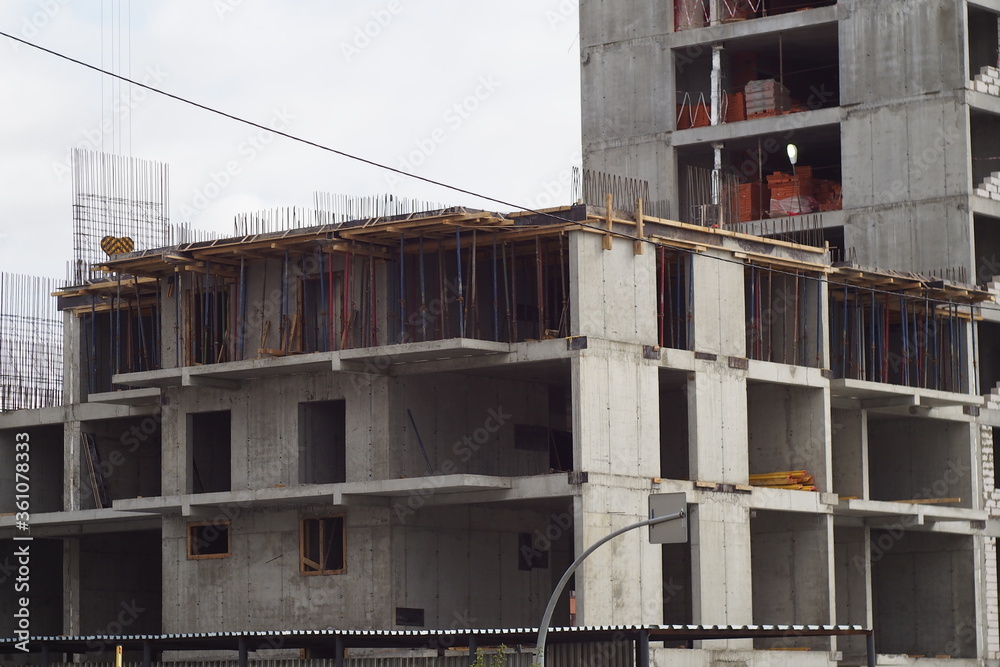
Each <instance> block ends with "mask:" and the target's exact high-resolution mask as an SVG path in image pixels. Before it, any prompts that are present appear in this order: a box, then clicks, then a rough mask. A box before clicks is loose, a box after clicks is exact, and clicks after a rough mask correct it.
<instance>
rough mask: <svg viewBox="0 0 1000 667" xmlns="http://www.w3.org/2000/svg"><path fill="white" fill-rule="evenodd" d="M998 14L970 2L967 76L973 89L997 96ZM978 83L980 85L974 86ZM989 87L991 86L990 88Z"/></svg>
mask: <svg viewBox="0 0 1000 667" xmlns="http://www.w3.org/2000/svg"><path fill="white" fill-rule="evenodd" d="M998 65H1000V16H998V15H997V14H996V13H995V12H991V11H988V10H986V9H982V8H979V7H974V6H972V4H971V3H970V4H969V79H971V80H972V83H973V89H974V90H979V91H980V92H983V93H988V94H990V95H1000V71H998V70H997V67H998ZM976 83H979V84H981V85H979V86H976V85H975V84H976ZM991 86H993V87H992V88H991Z"/></svg>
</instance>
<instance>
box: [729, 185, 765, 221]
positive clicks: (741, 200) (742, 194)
mask: <svg viewBox="0 0 1000 667" xmlns="http://www.w3.org/2000/svg"><path fill="white" fill-rule="evenodd" d="M770 200H771V193H770V191H769V190H768V188H767V186H766V185H764V184H763V183H741V184H740V186H739V196H738V198H737V201H738V205H739V216H740V222H749V221H750V220H760V219H761V218H762V217H764V216H763V215H762V211H763V208H762V207H761V202H768V203H770Z"/></svg>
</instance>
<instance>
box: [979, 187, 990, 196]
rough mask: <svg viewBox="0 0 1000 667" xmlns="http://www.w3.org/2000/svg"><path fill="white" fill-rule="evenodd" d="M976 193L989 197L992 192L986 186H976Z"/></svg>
mask: <svg viewBox="0 0 1000 667" xmlns="http://www.w3.org/2000/svg"><path fill="white" fill-rule="evenodd" d="M976 194H977V195H978V196H980V197H989V196H990V192H989V190H987V189H986V188H976Z"/></svg>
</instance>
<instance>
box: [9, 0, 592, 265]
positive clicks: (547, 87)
mask: <svg viewBox="0 0 1000 667" xmlns="http://www.w3.org/2000/svg"><path fill="white" fill-rule="evenodd" d="M577 12H578V10H577V3H576V1H575V0H505V1H504V2H481V1H478V0H420V1H419V2H417V1H415V0H355V1H353V2H347V1H344V0H340V1H336V2H329V1H326V2H321V1H319V0H315V1H307V0H301V1H295V2H277V1H276V0H169V1H167V0H132V1H131V2H130V1H129V0H25V1H21V0H4V1H3V2H2V3H0V30H2V31H3V32H7V33H11V34H15V35H17V36H19V37H23V38H25V39H28V40H29V41H32V42H36V43H38V44H41V45H43V46H45V47H47V48H50V49H52V50H55V51H59V52H61V53H64V54H67V55H70V56H72V57H74V58H77V59H79V60H83V61H85V62H88V63H92V64H94V65H98V66H100V65H102V63H103V65H104V68H105V69H111V70H114V71H117V72H119V73H120V74H124V75H128V74H129V72H131V78H133V79H135V80H139V81H143V82H148V83H150V85H154V86H157V87H162V88H163V89H165V90H167V91H169V92H172V93H174V94H177V95H181V96H184V97H188V98H191V99H193V100H196V101H198V102H201V103H203V104H206V105H208V106H212V107H216V108H219V109H222V110H224V111H227V112H229V113H232V114H235V115H238V116H243V117H246V118H249V119H251V120H254V121H256V122H259V123H263V124H267V125H271V124H274V125H276V126H278V127H280V128H281V129H283V130H284V131H285V132H288V133H290V134H294V135H296V136H301V137H304V138H307V139H310V140H312V141H315V142H317V143H320V144H323V145H327V146H331V147H334V148H337V149H339V150H343V151H346V152H349V153H354V154H358V155H361V156H364V157H366V158H369V159H371V160H375V161H378V162H383V163H386V164H389V165H391V166H394V167H397V168H403V169H405V170H406V171H412V172H415V173H418V174H420V175H421V176H426V177H429V178H433V179H436V180H441V181H445V182H448V183H452V184H455V185H458V186H460V187H463V188H465V189H469V190H473V191H477V192H483V193H485V194H487V195H489V196H492V197H496V198H498V199H503V200H507V201H513V202H516V203H523V204H524V205H527V206H548V205H553V203H555V204H563V203H569V201H570V195H569V190H568V185H569V183H568V177H567V174H568V170H569V168H570V166H572V165H576V164H579V162H580V155H579V151H580V111H579V109H580V86H579V40H578V34H579V30H578V21H577V18H578V13H577ZM0 105H2V106H0V109H2V116H0V118H2V121H3V122H0V270H3V271H14V272H18V273H29V274H34V275H46V276H53V277H59V278H61V277H63V276H64V275H65V263H66V261H67V260H69V259H71V257H72V244H71V230H72V205H71V200H72V189H71V177H70V172H69V169H68V166H69V151H70V150H71V149H72V148H73V147H84V148H89V149H94V150H103V151H106V152H117V153H121V154H125V155H132V156H135V157H141V158H146V159H151V160H157V161H161V162H166V163H167V164H168V165H169V168H170V190H171V191H170V218H171V222H175V223H181V222H190V223H192V224H193V226H195V227H198V228H201V229H209V230H217V231H224V232H229V231H230V230H232V227H233V217H234V215H235V214H236V213H239V212H244V211H254V210H260V209H268V208H274V207H280V206H311V205H312V193H313V192H314V191H316V190H320V191H325V192H333V193H339V194H349V195H370V194H381V193H387V192H390V193H394V194H398V195H400V196H405V197H415V198H420V199H425V200H430V201H440V202H443V203H448V204H453V203H454V204H464V205H470V206H478V207H481V208H488V209H493V210H497V209H502V208H503V207H501V206H498V205H496V204H490V203H488V202H483V201H477V200H474V199H471V198H469V197H467V196H465V195H458V194H455V193H450V192H449V191H447V190H443V189H441V188H438V187H435V186H432V185H428V184H424V183H421V182H418V181H415V180H412V179H403V178H399V177H394V176H392V175H390V174H389V173H388V172H384V171H382V170H379V169H376V168H374V167H369V166H365V165H361V164H359V163H356V162H354V161H351V160H348V159H345V158H342V157H339V156H336V155H332V154H330V153H327V152H325V151H321V150H318V149H316V148H311V147H307V146H304V145H301V144H296V143H294V142H292V141H289V140H286V139H283V138H280V137H278V138H276V139H274V140H272V141H270V142H265V141H264V140H266V139H268V138H269V137H266V136H265V137H259V136H257V135H258V131H257V130H254V129H252V128H249V127H247V126H245V125H242V124H240V123H237V122H235V121H232V120H227V119H223V118H220V117H217V116H215V115H213V114H210V113H208V112H205V111H203V110H199V109H196V108H193V107H189V106H186V105H184V104H181V103H179V102H176V101H173V100H169V99H165V98H162V97H159V96H156V95H153V94H149V95H145V94H144V93H142V92H134V91H132V92H130V91H129V90H128V89H127V87H125V86H122V87H121V88H120V89H119V88H117V87H115V86H112V83H111V80H110V79H109V78H108V77H105V76H103V75H100V74H98V73H96V72H93V71H90V70H87V69H85V68H83V67H81V66H79V65H75V64H72V63H69V62H65V61H62V60H60V59H58V58H55V57H53V56H51V55H48V54H46V53H42V52H39V51H37V50H35V49H32V48H30V47H27V46H22V45H15V44H14V43H12V42H11V41H10V40H8V39H7V38H5V37H0ZM227 167H228V169H229V171H230V172H231V173H232V174H233V175H232V176H228V175H222V174H223V172H226V171H227ZM219 183H223V186H222V187H216V186H215V185H214V184H219ZM550 193H552V194H555V198H554V201H553V198H552V197H551V196H550Z"/></svg>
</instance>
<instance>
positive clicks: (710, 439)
mask: <svg viewBox="0 0 1000 667" xmlns="http://www.w3.org/2000/svg"><path fill="white" fill-rule="evenodd" d="M695 363H696V366H695V372H694V373H693V374H692V375H691V376H690V379H689V380H688V383H687V391H688V433H689V438H690V457H691V458H690V469H691V479H693V480H701V481H707V482H725V483H728V484H746V483H747V482H748V481H749V474H750V472H749V467H748V466H749V462H748V459H747V439H748V432H747V386H746V371H742V370H738V369H734V368H729V366H728V363H726V362H723V361H697V362H695Z"/></svg>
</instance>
